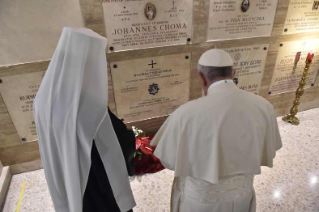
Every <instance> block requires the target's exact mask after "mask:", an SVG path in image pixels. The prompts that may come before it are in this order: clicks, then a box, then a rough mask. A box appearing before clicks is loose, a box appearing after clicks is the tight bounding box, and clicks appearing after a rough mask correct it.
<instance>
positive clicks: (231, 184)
mask: <svg viewBox="0 0 319 212" xmlns="http://www.w3.org/2000/svg"><path fill="white" fill-rule="evenodd" d="M253 179H254V176H253V175H234V176H230V177H224V178H221V179H220V181H219V183H218V184H211V183H208V182H206V181H203V180H200V179H196V178H193V177H176V179H175V180H174V185H173V188H174V189H173V195H172V199H171V204H172V205H171V208H172V209H171V212H194V211H196V212H255V211H256V196H255V191H254V188H253Z"/></svg>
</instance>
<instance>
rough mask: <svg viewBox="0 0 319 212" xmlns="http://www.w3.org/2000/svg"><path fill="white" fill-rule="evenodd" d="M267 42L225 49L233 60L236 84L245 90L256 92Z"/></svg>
mask: <svg viewBox="0 0 319 212" xmlns="http://www.w3.org/2000/svg"><path fill="white" fill-rule="evenodd" d="M268 48H269V45H268V44H264V45H253V46H246V47H240V48H229V49H225V51H226V52H228V53H229V55H230V56H231V57H232V59H233V61H234V70H235V71H236V75H235V77H236V78H238V84H237V86H238V87H239V88H240V89H243V90H245V91H248V92H251V93H254V94H258V93H259V89H260V84H261V79H262V76H263V74H264V68H265V64H266V58H267V53H268Z"/></svg>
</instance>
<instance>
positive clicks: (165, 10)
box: [103, 0, 193, 51]
mask: <svg viewBox="0 0 319 212" xmlns="http://www.w3.org/2000/svg"><path fill="white" fill-rule="evenodd" d="M103 12H104V21H105V29H106V37H107V39H108V47H109V49H110V50H111V51H121V50H129V49H143V48H150V47H156V46H166V45H178V44H187V43H189V42H191V38H192V21H193V0H157V1H155V0H150V1H148V0H138V1H136V0H103Z"/></svg>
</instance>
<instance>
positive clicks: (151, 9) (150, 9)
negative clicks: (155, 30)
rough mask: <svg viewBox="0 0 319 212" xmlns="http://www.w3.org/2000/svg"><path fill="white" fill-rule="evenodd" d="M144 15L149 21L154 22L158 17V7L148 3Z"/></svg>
mask: <svg viewBox="0 0 319 212" xmlns="http://www.w3.org/2000/svg"><path fill="white" fill-rule="evenodd" d="M144 15H145V17H146V18H147V19H148V20H153V19H154V18H155V16H156V7H155V5H154V4H152V3H147V4H146V5H145V9H144Z"/></svg>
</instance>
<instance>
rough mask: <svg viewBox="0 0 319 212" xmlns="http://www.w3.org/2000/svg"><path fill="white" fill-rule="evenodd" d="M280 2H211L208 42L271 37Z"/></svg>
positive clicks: (221, 0)
mask: <svg viewBox="0 0 319 212" xmlns="http://www.w3.org/2000/svg"><path fill="white" fill-rule="evenodd" d="M277 3H278V0H264V1H251V0H241V1H228V0H211V1H210V10H209V20H208V31H207V40H208V41H213V40H227V39H238V38H247V37H260V36H270V35H271V32H272V28H273V23H274V18H275V14H276V8H277Z"/></svg>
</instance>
